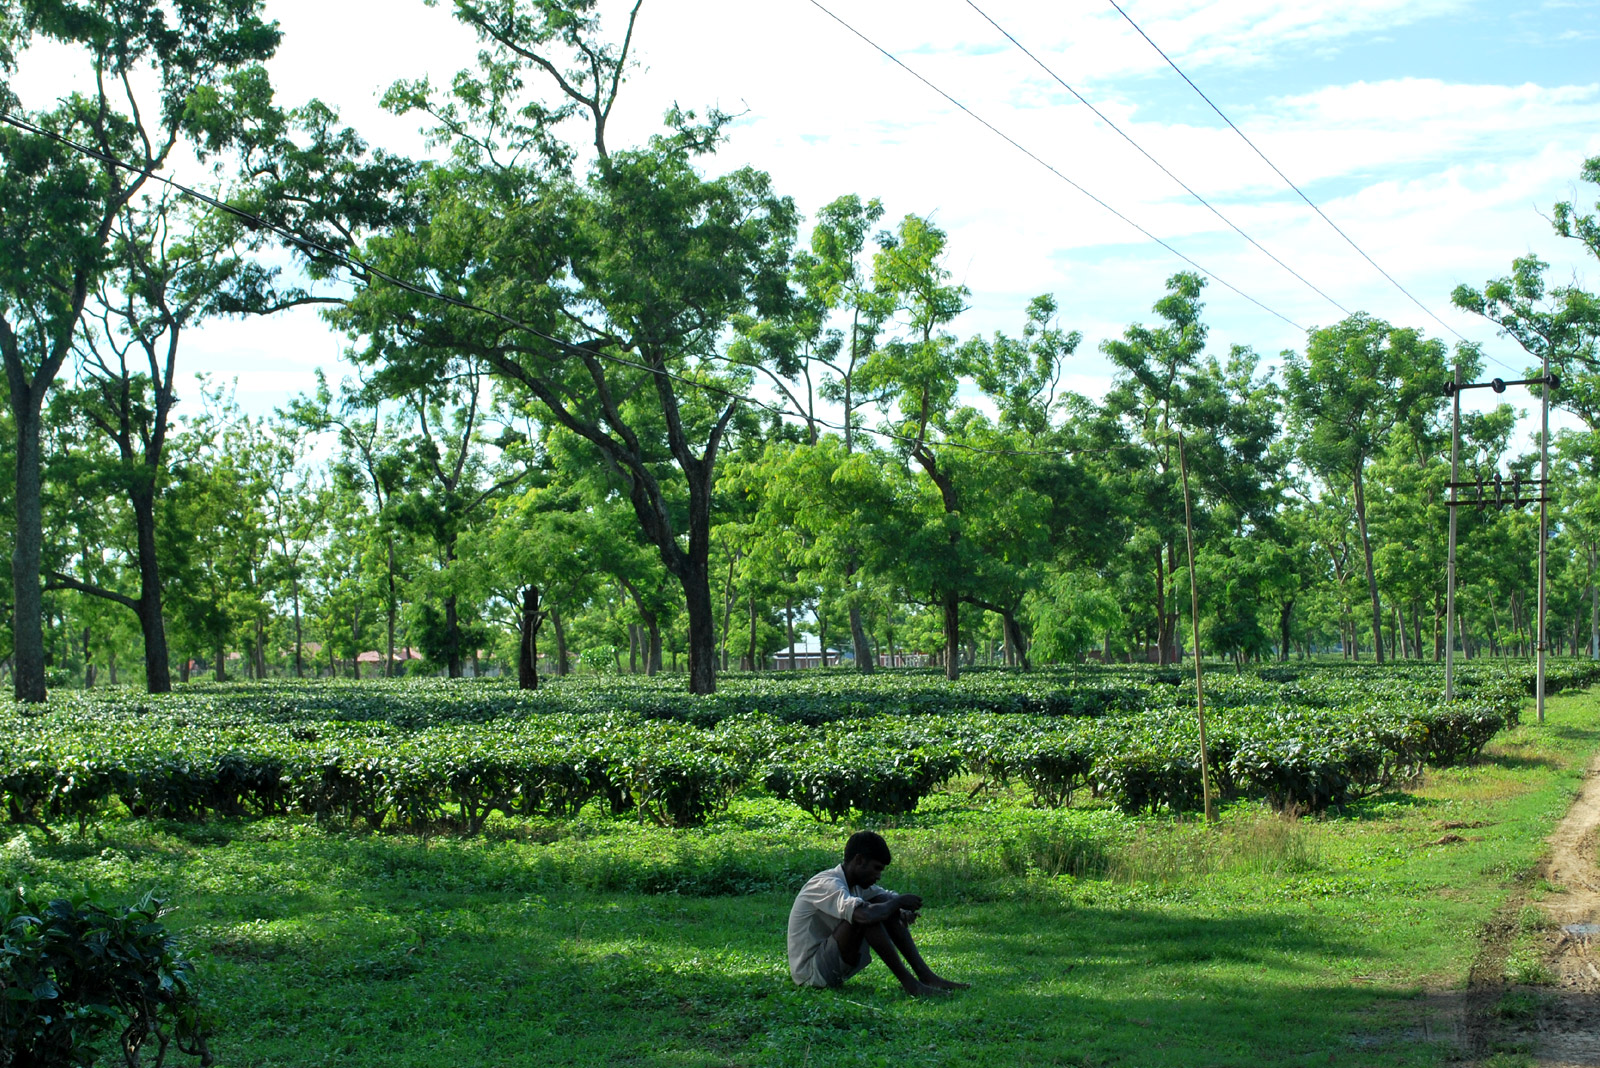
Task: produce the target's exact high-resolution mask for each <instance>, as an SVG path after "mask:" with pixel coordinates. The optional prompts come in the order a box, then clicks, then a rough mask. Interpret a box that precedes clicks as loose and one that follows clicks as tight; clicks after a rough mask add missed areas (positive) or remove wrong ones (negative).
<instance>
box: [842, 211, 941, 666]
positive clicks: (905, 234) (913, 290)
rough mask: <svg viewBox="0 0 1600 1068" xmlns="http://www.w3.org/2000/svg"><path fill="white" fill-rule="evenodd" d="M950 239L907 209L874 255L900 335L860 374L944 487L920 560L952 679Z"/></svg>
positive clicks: (914, 457) (911, 452)
mask: <svg viewBox="0 0 1600 1068" xmlns="http://www.w3.org/2000/svg"><path fill="white" fill-rule="evenodd" d="M945 240H946V238H945V233H944V231H942V230H940V229H939V228H938V227H937V226H934V225H933V224H932V223H930V222H928V220H926V219H922V218H919V217H917V216H915V215H907V216H906V217H905V218H904V219H902V220H901V221H900V225H899V227H898V228H897V229H896V233H895V237H894V240H893V241H891V242H888V243H886V245H885V247H884V248H883V249H882V250H881V251H880V252H879V253H878V254H877V256H876V257H874V259H873V280H874V284H875V285H876V286H877V288H878V289H879V290H880V291H882V292H884V293H888V294H891V295H892V297H893V299H894V302H895V307H896V309H897V315H898V316H899V317H900V319H901V324H900V325H901V327H902V333H901V336H899V337H896V338H895V339H894V340H892V341H890V342H888V343H887V344H886V345H884V346H883V347H882V348H881V349H879V350H878V351H877V352H874V353H873V354H872V355H871V356H870V357H869V358H868V360H867V361H866V364H865V365H864V366H863V367H862V368H861V370H860V377H861V379H862V381H863V383H864V384H865V385H866V387H867V388H868V389H872V390H876V391H879V392H881V393H882V394H883V395H884V396H885V397H889V398H893V400H894V403H895V405H896V407H897V408H898V410H899V420H898V421H897V422H896V423H895V424H894V426H893V428H892V434H893V436H894V437H895V439H896V441H897V443H898V446H899V447H900V448H901V449H902V450H903V452H904V453H905V455H906V456H907V457H908V458H909V459H910V460H911V461H912V462H914V463H915V464H917V465H918V466H919V467H920V468H921V469H922V471H923V473H924V474H925V475H926V476H927V478H928V480H929V482H930V483H931V484H932V485H933V486H934V487H935V488H936V489H937V491H938V495H939V501H940V505H941V507H942V509H943V516H944V518H942V519H941V520H940V521H939V526H940V527H941V529H942V534H941V535H940V540H943V541H944V542H945V543H946V544H945V545H944V546H943V547H941V548H940V549H938V550H935V551H933V554H932V555H931V556H922V557H920V558H919V562H920V563H921V564H922V565H923V570H924V577H925V579H926V581H927V583H928V586H929V589H930V593H931V594H932V595H933V596H934V597H935V598H936V600H937V603H938V605H939V608H940V611H941V612H942V614H943V619H944V669H945V676H946V677H947V678H949V679H952V680H953V679H955V678H956V677H957V675H958V674H959V673H960V643H961V574H962V571H963V568H962V565H961V561H960V559H959V558H958V553H959V549H960V545H961V524H960V518H959V517H960V512H961V503H960V499H959V493H958V491H957V488H956V484H955V480H954V477H953V475H952V473H951V470H950V464H949V463H948V462H944V463H941V459H940V451H939V447H938V446H939V443H940V441H941V439H942V437H943V435H944V433H945V432H946V430H947V429H948V417H949V415H950V413H951V411H952V410H953V408H954V407H955V399H956V389H957V387H958V386H959V385H960V378H961V373H962V368H963V363H962V358H963V354H962V351H961V348H960V346H959V345H957V344H956V339H955V338H954V337H953V336H952V335H951V334H950V333H949V332H948V331H947V330H946V327H947V326H948V325H949V324H950V322H951V321H952V320H954V319H955V317H956V316H958V315H960V314H961V312H962V311H963V310H964V308H965V306H966V297H967V290H966V287H965V286H962V285H958V284H952V283H951V281H950V272H949V271H948V270H947V269H946V268H945V266H944V263H943V258H944V250H945ZM930 548H931V547H930Z"/></svg>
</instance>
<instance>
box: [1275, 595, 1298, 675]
mask: <svg viewBox="0 0 1600 1068" xmlns="http://www.w3.org/2000/svg"><path fill="white" fill-rule="evenodd" d="M1293 621H1294V598H1293V597H1291V598H1289V599H1288V600H1287V601H1285V602H1283V608H1281V609H1280V610H1279V611H1278V663H1280V664H1287V663H1288V662H1289V642H1290V634H1289V630H1290V625H1291V623H1292V622H1293Z"/></svg>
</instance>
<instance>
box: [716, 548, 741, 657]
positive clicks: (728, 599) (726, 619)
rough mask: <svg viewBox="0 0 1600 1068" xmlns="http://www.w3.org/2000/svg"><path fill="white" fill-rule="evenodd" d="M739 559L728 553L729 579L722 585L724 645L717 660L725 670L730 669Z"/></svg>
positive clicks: (735, 555)
mask: <svg viewBox="0 0 1600 1068" xmlns="http://www.w3.org/2000/svg"><path fill="white" fill-rule="evenodd" d="M737 561H738V556H737V554H735V553H729V554H728V581H727V584H726V585H724V586H723V587H722V646H721V650H720V652H721V655H720V656H719V657H718V660H717V662H718V664H719V666H721V668H722V670H723V671H727V670H728V649H729V646H730V645H731V644H732V641H733V631H732V629H731V628H732V627H733V603H734V596H733V566H734V564H735V563H736V562H737Z"/></svg>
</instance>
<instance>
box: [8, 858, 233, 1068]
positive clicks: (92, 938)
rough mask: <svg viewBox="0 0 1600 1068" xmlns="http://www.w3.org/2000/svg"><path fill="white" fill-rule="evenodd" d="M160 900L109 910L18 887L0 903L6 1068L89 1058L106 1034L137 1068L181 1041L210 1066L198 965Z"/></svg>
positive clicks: (45, 1067) (48, 1067) (86, 900)
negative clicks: (181, 945)
mask: <svg viewBox="0 0 1600 1068" xmlns="http://www.w3.org/2000/svg"><path fill="white" fill-rule="evenodd" d="M162 914H163V909H162V903H161V902H160V901H159V900H157V899H156V898H154V897H151V896H148V895H147V896H146V897H145V898H144V899H143V900H141V901H140V902H139V903H138V904H136V905H132V906H129V907H125V908H109V907H107V906H105V905H102V904H100V903H99V902H97V901H95V900H94V899H93V898H90V897H85V896H79V897H73V898H58V899H55V900H45V899H44V898H42V897H37V896H30V895H29V894H28V893H27V892H26V891H24V890H21V889H18V890H15V891H12V892H11V893H10V894H8V895H6V896H5V898H4V899H3V901H0V1065H4V1066H18V1068H20V1066H24V1065H27V1066H39V1068H55V1066H63V1068H64V1066H68V1065H88V1064H93V1063H95V1062H96V1060H97V1058H98V1057H99V1056H100V1055H101V1053H102V1051H101V1050H100V1048H99V1047H100V1044H101V1043H102V1042H103V1041H104V1039H105V1037H106V1036H107V1034H108V1033H113V1034H115V1036H116V1043H117V1051H118V1053H119V1054H120V1059H121V1060H122V1061H123V1062H124V1063H125V1064H128V1065H130V1066H132V1068H137V1066H139V1065H141V1064H144V1063H147V1062H146V1061H145V1059H144V1058H145V1055H146V1054H147V1053H153V1054H154V1060H153V1061H150V1062H148V1063H151V1064H154V1065H161V1064H163V1063H164V1062H165V1061H166V1057H167V1053H168V1051H169V1049H170V1048H171V1047H172V1046H174V1045H176V1047H177V1048H178V1049H179V1050H181V1051H182V1052H184V1053H187V1054H190V1055H192V1056H195V1057H198V1058H199V1059H200V1063H201V1064H202V1065H209V1064H210V1063H211V1054H210V1051H209V1050H208V1049H207V1048H206V1028H205V1026H204V1024H203V1019H202V1012H201V1008H200V1003H199V999H198V997H197V995H196V993H195V989H194V983H193V978H194V969H193V966H192V965H191V964H190V963H189V961H188V960H187V959H185V958H184V957H183V955H182V954H181V953H179V952H178V948H177V944H176V942H175V941H174V939H173V938H172V937H171V936H169V935H168V934H167V932H166V929H165V928H164V927H163V926H162V924H161V922H160V921H161V916H162Z"/></svg>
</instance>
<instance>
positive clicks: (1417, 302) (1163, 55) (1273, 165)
mask: <svg viewBox="0 0 1600 1068" xmlns="http://www.w3.org/2000/svg"><path fill="white" fill-rule="evenodd" d="M968 2H969V3H970V2H971V0H968ZM1107 2H1108V3H1110V4H1111V6H1112V7H1114V8H1116V9H1117V14H1119V15H1121V16H1122V17H1123V18H1124V19H1127V20H1128V25H1130V26H1132V27H1133V28H1134V29H1135V30H1136V31H1138V34H1139V36H1140V37H1143V38H1144V39H1145V43H1146V44H1148V45H1149V46H1150V47H1151V48H1154V49H1155V50H1156V54H1157V55H1159V56H1160V57H1161V58H1162V59H1164V60H1166V61H1167V66H1169V67H1171V68H1172V69H1173V70H1175V71H1177V72H1178V77H1180V78H1182V79H1183V80H1184V81H1185V82H1187V83H1188V86H1189V88H1191V89H1193V90H1194V91H1195V92H1196V93H1199V94H1200V99H1201V100H1204V101H1205V102H1206V103H1207V104H1208V105H1210V107H1211V110H1212V111H1215V112H1216V113H1217V117H1218V118H1220V119H1221V120H1222V121H1223V122H1225V123H1227V124H1228V128H1229V129H1230V130H1232V131H1233V132H1234V133H1236V134H1238V135H1239V139H1240V140H1242V141H1243V142H1244V143H1245V144H1247V145H1249V146H1250V150H1251V151H1252V152H1254V153H1255V154H1256V155H1258V156H1260V157H1261V160H1262V162H1263V163H1265V164H1266V165H1267V166H1268V167H1271V168H1272V171H1273V173H1274V174H1276V175H1277V176H1278V177H1279V178H1282V179H1283V181H1284V183H1285V184H1286V185H1288V187H1289V188H1290V189H1293V190H1294V191H1295V193H1296V194H1298V195H1299V197H1300V199H1301V200H1303V201H1305V202H1306V204H1307V206H1308V207H1310V208H1311V210H1312V211H1314V212H1316V213H1317V214H1318V215H1319V216H1321V218H1322V221H1323V222H1325V223H1327V224H1328V225H1329V226H1331V227H1333V231H1334V233H1336V234H1338V235H1339V236H1340V237H1342V238H1344V240H1345V243H1346V244H1348V245H1349V246H1350V247H1351V248H1353V249H1355V250H1356V251H1357V252H1358V253H1360V254H1361V258H1362V259H1364V260H1366V261H1367V262H1368V263H1370V264H1372V266H1373V268H1374V269H1375V270H1376V271H1377V272H1378V273H1379V274H1381V275H1383V277H1384V278H1386V279H1388V280H1389V283H1390V284H1391V285H1393V286H1394V287H1395V288H1396V289H1398V290H1399V291H1400V292H1402V293H1404V294H1405V295H1406V297H1407V298H1409V299H1410V301H1411V303H1413V304H1415V305H1416V306H1417V307H1419V308H1421V309H1422V310H1423V311H1424V312H1426V313H1427V314H1428V315H1429V316H1430V317H1431V318H1432V319H1433V321H1434V322H1436V323H1438V324H1439V325H1440V326H1442V327H1444V328H1445V329H1446V330H1448V331H1450V333H1452V334H1454V335H1455V336H1456V339H1457V340H1459V341H1467V340H1468V339H1467V338H1466V337H1464V336H1463V335H1462V334H1461V332H1460V331H1459V330H1457V329H1456V328H1455V327H1453V326H1451V325H1450V324H1449V323H1447V322H1445V321H1444V320H1443V319H1441V318H1439V316H1438V315H1437V314H1436V313H1435V312H1434V310H1433V309H1432V308H1430V307H1428V306H1427V305H1426V304H1424V303H1422V301H1420V300H1418V299H1417V298H1416V297H1415V296H1413V295H1412V293H1411V291H1410V290H1409V289H1407V288H1406V287H1405V286H1403V285H1401V284H1400V283H1399V281H1398V280H1396V279H1395V277H1394V275H1392V274H1390V273H1389V272H1388V271H1386V270H1384V269H1383V268H1382V267H1381V266H1379V264H1378V261H1377V260H1375V259H1373V258H1372V257H1371V256H1369V255H1367V251H1366V250H1365V249H1363V248H1362V247H1361V246H1360V245H1358V244H1356V242H1355V239H1354V238H1352V237H1351V236H1350V235H1349V234H1347V233H1345V232H1344V230H1342V229H1340V227H1339V224H1338V223H1336V222H1334V221H1333V220H1332V219H1330V218H1328V216H1327V214H1326V213H1325V212H1324V211H1323V210H1322V209H1321V208H1319V207H1317V205H1316V203H1315V202H1314V201H1313V200H1312V199H1311V198H1310V197H1308V196H1306V194H1305V192H1304V191H1303V190H1302V189H1301V188H1300V187H1299V186H1298V185H1295V184H1294V182H1293V181H1291V180H1290V178H1289V176H1288V175H1287V174H1284V173H1283V171H1281V170H1279V169H1278V165H1277V164H1276V163H1274V162H1272V160H1270V159H1268V158H1267V154H1266V153H1265V152H1263V151H1261V149H1260V148H1258V147H1256V143H1255V142H1254V141H1252V140H1250V138H1248V137H1246V136H1245V133H1244V131H1243V130H1241V129H1239V127H1237V126H1235V125H1234V123H1233V120H1232V119H1230V118H1228V116H1227V115H1225V114H1223V111H1222V109H1221V108H1219V107H1217V105H1216V104H1215V103H1214V102H1213V101H1212V99H1211V98H1210V97H1209V96H1207V95H1206V94H1205V91H1204V90H1202V89H1201V88H1200V87H1199V86H1198V85H1196V84H1194V81H1193V80H1192V79H1191V78H1190V77H1189V76H1188V75H1187V74H1185V73H1184V72H1183V68H1182V67H1180V66H1178V65H1177V64H1176V63H1174V62H1173V60H1172V57H1171V56H1169V55H1167V53H1166V52H1164V51H1163V50H1162V48H1161V46H1160V45H1158V44H1156V43H1155V42H1154V41H1152V40H1151V39H1150V35H1149V34H1148V33H1145V32H1144V29H1143V28H1142V27H1140V25H1139V24H1138V23H1137V22H1135V21H1133V16H1132V15H1129V14H1128V13H1127V12H1126V11H1124V10H1123V8H1122V5H1121V4H1119V3H1117V0H1107ZM1491 359H1493V357H1491ZM1495 362H1496V363H1498V364H1500V366H1502V367H1507V368H1509V367H1510V365H1509V364H1507V363H1505V362H1503V361H1501V360H1498V359H1495Z"/></svg>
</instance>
